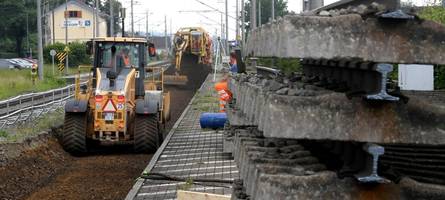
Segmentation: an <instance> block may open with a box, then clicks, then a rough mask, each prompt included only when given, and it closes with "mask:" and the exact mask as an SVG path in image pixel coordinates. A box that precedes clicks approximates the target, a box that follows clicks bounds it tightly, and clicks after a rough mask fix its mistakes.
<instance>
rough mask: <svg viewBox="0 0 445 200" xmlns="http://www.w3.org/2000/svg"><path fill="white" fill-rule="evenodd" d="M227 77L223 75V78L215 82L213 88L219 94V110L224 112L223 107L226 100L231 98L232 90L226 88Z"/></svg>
mask: <svg viewBox="0 0 445 200" xmlns="http://www.w3.org/2000/svg"><path fill="white" fill-rule="evenodd" d="M227 79H228V77H227V76H226V77H224V78H223V80H221V81H220V82H218V83H216V84H215V90H216V91H217V92H218V95H219V111H220V112H225V111H226V110H225V107H226V104H227V102H229V101H230V100H231V99H232V92H230V90H229V89H228V86H227Z"/></svg>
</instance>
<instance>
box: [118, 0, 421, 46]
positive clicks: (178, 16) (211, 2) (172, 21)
mask: <svg viewBox="0 0 445 200" xmlns="http://www.w3.org/2000/svg"><path fill="white" fill-rule="evenodd" d="M118 1H120V2H121V3H122V5H123V7H125V8H126V9H127V15H126V16H127V18H126V21H125V27H126V28H125V29H126V30H127V31H130V30H131V26H130V24H131V23H130V22H131V12H130V10H131V0H118ZM245 1H247V0H245ZM336 1H338V0H324V3H325V5H327V4H330V3H333V2H336ZM402 1H403V0H402ZM412 1H413V2H415V3H416V4H417V5H421V4H422V2H424V0H412ZM238 2H239V4H240V5H241V0H238ZM204 4H205V5H204ZM215 9H217V10H219V11H222V12H224V11H225V0H133V11H134V31H136V32H138V31H142V32H145V31H146V19H147V17H146V16H147V12H148V13H149V15H148V32H149V33H151V32H157V33H160V32H161V33H164V30H165V18H167V20H166V22H167V23H166V24H167V33H168V34H170V33H175V32H176V31H177V30H178V29H179V28H180V27H187V26H189V27H190V26H201V27H203V28H205V29H206V30H207V31H208V32H209V33H211V34H212V35H216V34H217V35H219V34H220V31H221V25H220V24H221V13H219V12H217V11H215ZM240 9H241V6H240ZM288 9H289V10H290V11H294V12H296V13H299V12H301V10H302V0H288ZM228 10H229V11H228V13H229V16H231V17H235V10H236V0H228ZM192 11H200V12H192ZM231 17H229V23H228V24H229V40H232V39H234V38H235V37H236V34H235V27H236V26H235V20H234V19H233V18H231ZM223 23H224V24H225V17H223Z"/></svg>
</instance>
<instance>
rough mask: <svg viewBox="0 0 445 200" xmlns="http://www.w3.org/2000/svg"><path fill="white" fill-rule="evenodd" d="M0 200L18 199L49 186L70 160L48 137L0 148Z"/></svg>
mask: <svg viewBox="0 0 445 200" xmlns="http://www.w3.org/2000/svg"><path fill="white" fill-rule="evenodd" d="M0 155H1V156H0V157H1V158H2V159H1V160H2V161H1V165H0V180H1V181H0V199H21V198H23V197H24V196H26V195H27V194H29V193H31V192H32V191H34V190H35V188H38V187H42V186H44V185H46V184H47V183H49V182H50V181H51V180H52V179H53V178H54V177H55V176H57V175H58V174H59V173H60V172H61V171H63V169H64V168H65V167H67V166H68V165H69V164H70V163H71V162H72V161H73V160H72V158H71V156H70V155H68V154H67V153H66V152H65V151H63V150H62V148H61V147H60V145H59V143H58V141H57V140H56V139H55V138H54V137H52V136H51V135H49V134H48V133H43V134H40V135H39V136H37V137H34V138H29V139H26V140H25V141H24V142H22V143H9V144H0Z"/></svg>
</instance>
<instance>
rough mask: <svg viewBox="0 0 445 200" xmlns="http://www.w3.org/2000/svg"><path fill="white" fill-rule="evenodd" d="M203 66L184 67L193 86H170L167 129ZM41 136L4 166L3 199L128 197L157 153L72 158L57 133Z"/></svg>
mask: <svg viewBox="0 0 445 200" xmlns="http://www.w3.org/2000/svg"><path fill="white" fill-rule="evenodd" d="M199 68H201V70H200V71H201V73H196V71H195V70H191V69H190V66H187V65H184V71H186V73H187V74H193V76H192V77H189V83H190V84H188V85H187V86H167V87H166V89H167V90H168V91H170V92H171V101H172V103H171V116H172V118H171V121H170V122H169V123H167V124H166V129H167V131H168V130H169V129H170V128H171V127H172V126H173V124H174V123H175V121H176V120H177V119H178V118H179V116H180V115H181V113H182V111H183V110H184V108H185V107H186V106H187V104H188V102H189V101H190V99H191V98H192V97H193V95H194V93H195V91H196V90H197V89H198V88H199V86H200V85H201V83H202V82H203V80H204V78H205V77H206V74H207V73H208V72H209V70H210V69H206V70H202V66H199ZM195 69H196V68H195ZM189 70H190V71H195V73H189V72H190V71H189ZM187 71H188V72H187ZM40 140H41V141H40V142H39V144H38V145H33V147H29V146H31V145H23V144H17V145H19V146H24V147H21V148H22V149H24V150H23V151H21V154H20V155H19V156H18V157H15V158H12V159H9V160H7V161H6V162H5V163H6V165H3V166H2V165H0V199H35V200H37V199H38V200H41V199H73V200H74V199H76V200H77V199H123V198H125V196H126V194H127V193H128V191H129V190H130V188H131V187H132V185H133V183H134V181H135V179H136V178H137V177H138V176H139V175H140V173H141V172H142V170H143V169H144V168H145V166H146V165H147V164H148V162H149V161H150V158H151V156H152V155H151V154H133V153H132V152H131V146H119V147H100V148H97V149H94V150H93V153H90V154H89V155H87V156H84V157H72V156H70V155H69V154H67V153H66V152H64V151H63V149H62V148H61V147H60V145H59V144H58V142H57V140H56V139H55V138H54V137H51V136H47V137H45V138H43V139H40ZM9 146H10V145H9ZM1 148H2V147H1V145H0V156H1V155H2V154H1V150H2V149H1ZM3 148H10V147H3ZM0 164H1V162H0Z"/></svg>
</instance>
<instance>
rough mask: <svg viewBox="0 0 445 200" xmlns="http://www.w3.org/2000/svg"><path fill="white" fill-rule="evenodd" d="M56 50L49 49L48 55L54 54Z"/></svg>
mask: <svg viewBox="0 0 445 200" xmlns="http://www.w3.org/2000/svg"><path fill="white" fill-rule="evenodd" d="M56 53H57V52H56V50H54V49H51V51H49V55H51V56H55V55H56Z"/></svg>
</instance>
